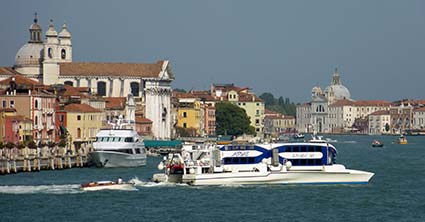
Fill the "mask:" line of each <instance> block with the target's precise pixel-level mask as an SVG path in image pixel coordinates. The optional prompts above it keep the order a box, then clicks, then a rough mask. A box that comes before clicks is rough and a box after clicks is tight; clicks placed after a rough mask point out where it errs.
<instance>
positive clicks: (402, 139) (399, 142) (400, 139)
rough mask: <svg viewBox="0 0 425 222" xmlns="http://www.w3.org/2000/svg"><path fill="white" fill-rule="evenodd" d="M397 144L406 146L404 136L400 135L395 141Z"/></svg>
mask: <svg viewBox="0 0 425 222" xmlns="http://www.w3.org/2000/svg"><path fill="white" fill-rule="evenodd" d="M396 142H397V143H398V144H407V138H406V137H405V136H404V135H400V137H399V138H398V140H397V141H396Z"/></svg>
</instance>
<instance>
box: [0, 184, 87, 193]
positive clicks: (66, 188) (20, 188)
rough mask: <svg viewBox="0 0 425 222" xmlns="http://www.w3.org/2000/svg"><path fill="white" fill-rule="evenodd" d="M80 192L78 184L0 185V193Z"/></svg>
mask: <svg viewBox="0 0 425 222" xmlns="http://www.w3.org/2000/svg"><path fill="white" fill-rule="evenodd" d="M81 192H82V191H80V184H63V185H36V186H25V185H12V186H0V194H39V193H42V194H75V193H81Z"/></svg>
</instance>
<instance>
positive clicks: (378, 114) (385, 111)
mask: <svg viewBox="0 0 425 222" xmlns="http://www.w3.org/2000/svg"><path fill="white" fill-rule="evenodd" d="M369 115H372V116H380V115H390V111H388V110H378V111H375V112H373V113H371V114H369Z"/></svg>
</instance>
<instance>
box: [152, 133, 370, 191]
mask: <svg viewBox="0 0 425 222" xmlns="http://www.w3.org/2000/svg"><path fill="white" fill-rule="evenodd" d="M211 147H214V148H211ZM336 155H337V150H336V148H335V147H334V146H333V145H332V144H330V143H328V142H326V141H325V140H320V139H315V140H312V141H311V142H298V143H270V144H243V145H240V144H229V145H218V146H208V147H204V148H199V147H198V148H196V149H192V148H191V147H184V148H183V149H182V152H181V153H171V154H169V155H168V157H165V158H164V161H163V162H161V163H160V164H159V165H158V168H159V169H165V173H164V174H156V175H154V177H153V180H154V181H156V182H163V181H168V182H183V183H187V184H191V185H226V184H366V183H368V182H369V180H370V179H371V178H372V176H373V175H374V174H373V173H370V172H365V171H359V170H351V169H346V168H345V166H344V165H341V164H336V163H335V158H336Z"/></svg>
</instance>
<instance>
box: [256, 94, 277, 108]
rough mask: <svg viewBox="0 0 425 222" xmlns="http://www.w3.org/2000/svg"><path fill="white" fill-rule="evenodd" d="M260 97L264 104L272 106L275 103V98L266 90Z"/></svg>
mask: <svg viewBox="0 0 425 222" xmlns="http://www.w3.org/2000/svg"><path fill="white" fill-rule="evenodd" d="M260 99H262V100H263V101H264V104H265V105H266V106H274V105H275V104H276V99H275V98H274V96H273V94H271V93H268V92H266V93H263V94H261V95H260Z"/></svg>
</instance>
